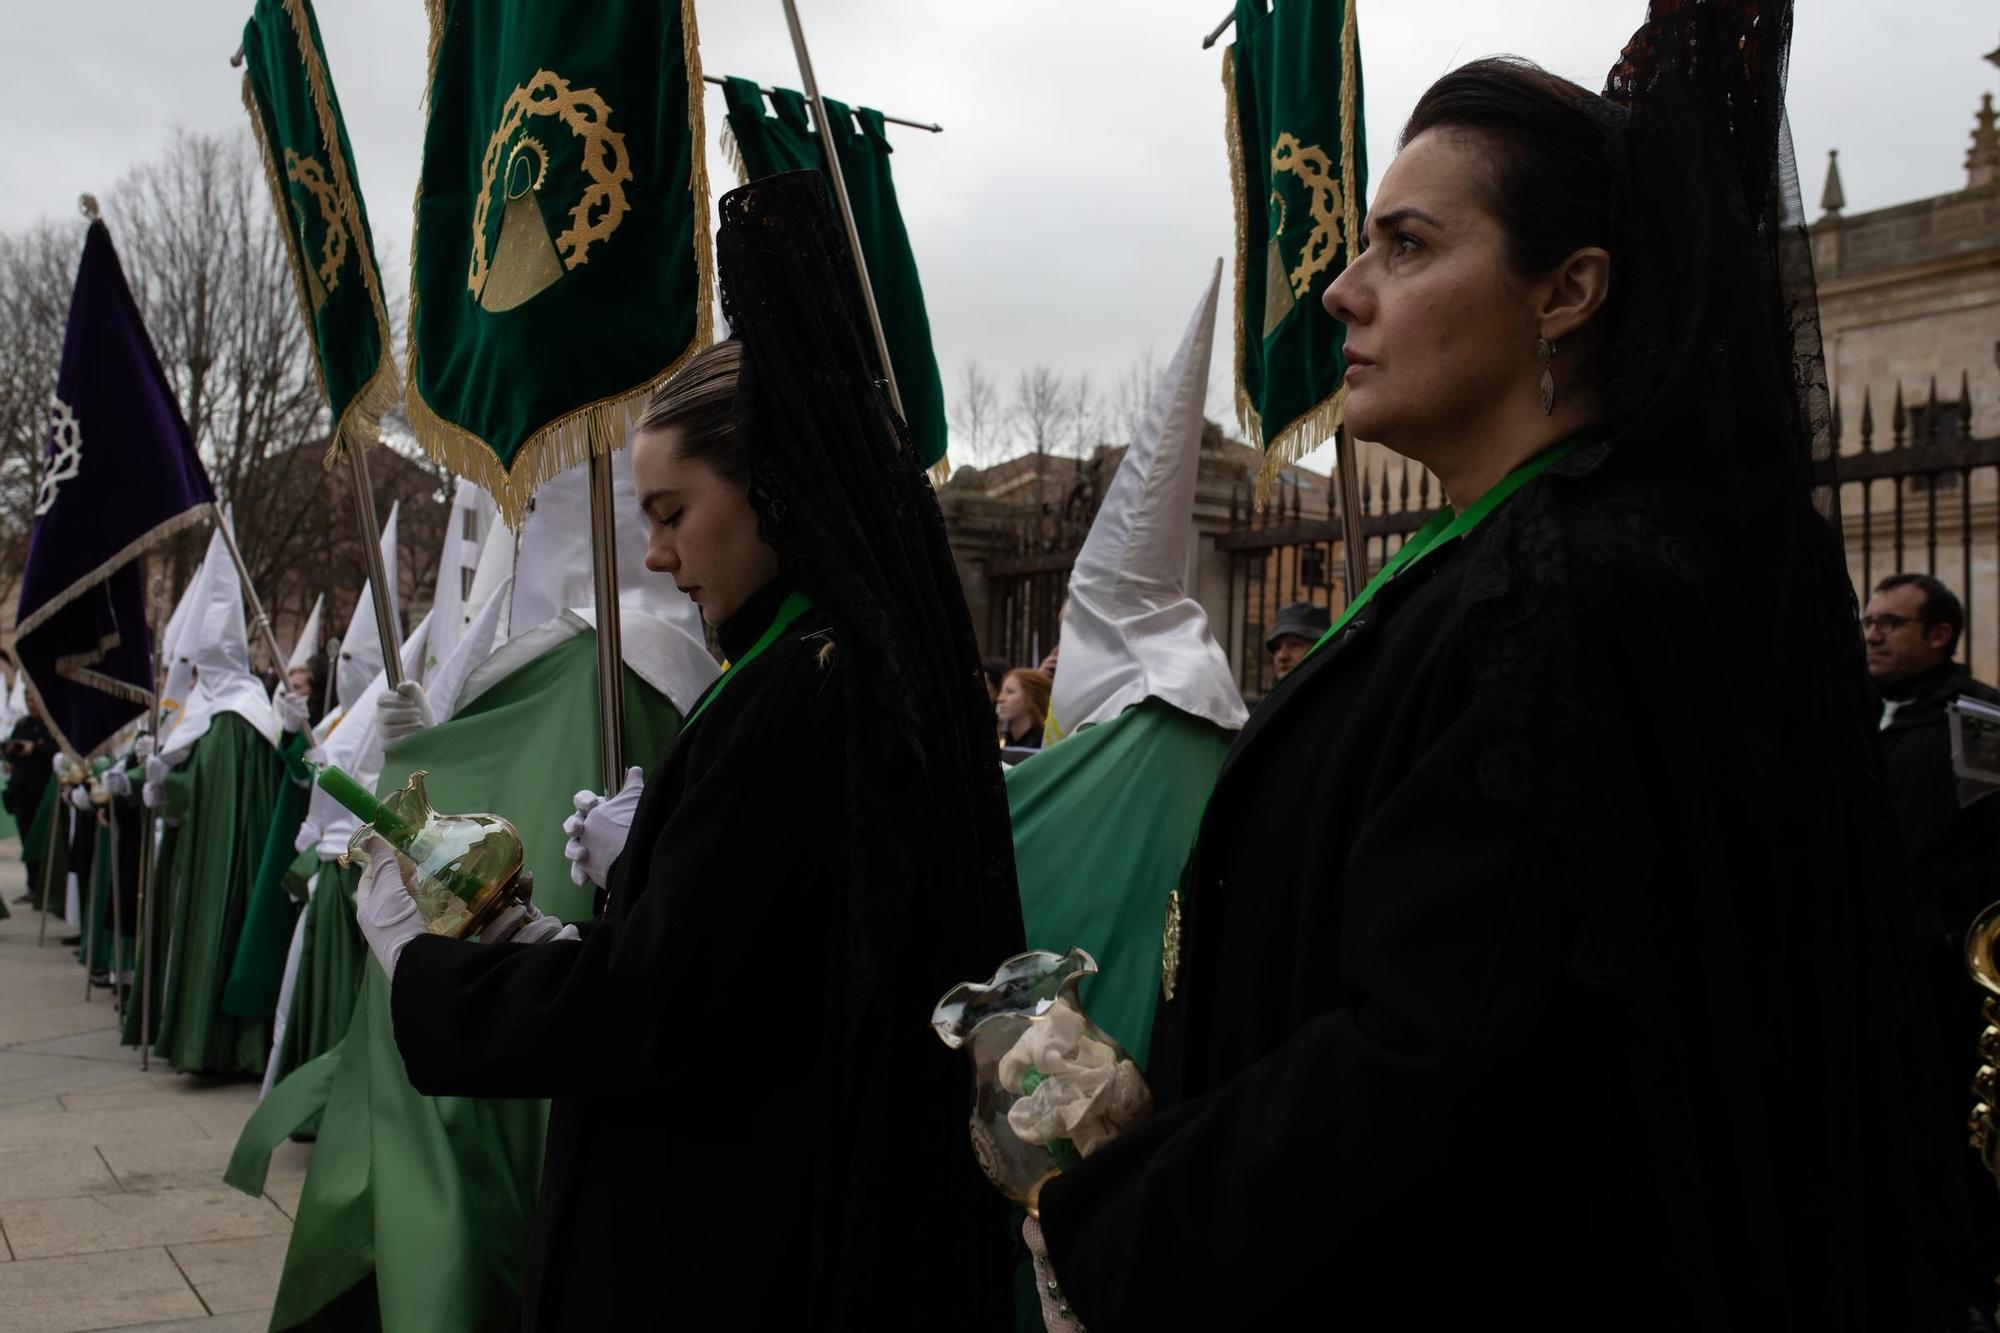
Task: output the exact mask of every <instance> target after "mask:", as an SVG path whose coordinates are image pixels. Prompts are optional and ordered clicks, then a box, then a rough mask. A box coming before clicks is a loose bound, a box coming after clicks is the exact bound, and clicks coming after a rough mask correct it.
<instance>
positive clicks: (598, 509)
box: [590, 453, 625, 794]
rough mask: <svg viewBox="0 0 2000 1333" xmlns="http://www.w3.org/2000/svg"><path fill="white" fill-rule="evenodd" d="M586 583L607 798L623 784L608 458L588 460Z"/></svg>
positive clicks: (621, 664)
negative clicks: (592, 601) (590, 594)
mask: <svg viewBox="0 0 2000 1333" xmlns="http://www.w3.org/2000/svg"><path fill="white" fill-rule="evenodd" d="M590 582H591V587H592V588H594V589H595V590H596V593H597V721H598V725H599V739H600V741H601V742H602V748H603V753H604V790H605V792H606V793H607V794H608V793H612V792H616V791H617V790H618V789H619V788H620V787H621V786H623V785H624V782H625V741H624V738H625V652H624V645H623V643H622V642H621V637H622V636H621V634H620V626H619V623H618V512H617V508H616V500H615V498H614V495H613V492H612V487H611V455H609V454H597V453H594V454H592V455H591V456H590Z"/></svg>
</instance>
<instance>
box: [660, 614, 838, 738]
mask: <svg viewBox="0 0 2000 1333" xmlns="http://www.w3.org/2000/svg"><path fill="white" fill-rule="evenodd" d="M810 610H812V601H811V599H810V598H808V597H807V596H806V595H805V594H804V593H802V592H795V593H792V594H790V595H789V596H787V597H786V598H785V600H784V601H783V602H781V603H779V604H778V614H777V615H775V616H773V617H772V618H771V624H770V628H768V629H766V630H765V631H764V632H763V633H762V634H760V635H758V636H757V642H755V643H753V644H751V645H750V651H749V652H747V653H745V654H743V656H741V657H739V658H737V659H736V660H735V661H734V662H731V663H730V664H729V665H728V666H726V667H724V668H723V671H722V674H721V675H720V676H717V677H716V678H715V684H713V685H711V686H709V689H708V693H707V694H704V695H702V696H701V702H700V703H698V704H696V705H695V706H694V711H693V712H692V713H689V714H688V720H687V721H686V722H685V723H684V724H683V725H682V726H681V731H682V733H683V734H685V733H686V732H687V730H688V728H689V727H692V726H693V725H694V724H695V719H696V718H698V717H700V716H701V715H702V714H703V713H706V712H707V711H708V706H709V705H710V704H712V703H714V702H715V699H716V696H717V695H719V694H721V693H722V691H723V687H725V686H726V685H728V684H729V682H730V680H731V679H732V678H733V677H734V676H735V675H736V673H737V672H739V671H741V670H742V669H743V668H744V667H746V666H749V665H750V663H752V662H754V661H755V660H756V659H757V657H758V655H759V654H760V653H762V652H763V651H764V650H765V649H766V648H769V647H770V646H771V645H772V644H774V643H776V642H777V641H778V636H779V635H780V634H783V633H784V632H785V631H786V630H788V629H790V628H791V627H792V622H793V621H795V620H797V619H798V618H799V617H800V616H802V615H804V614H805V613H806V612H808V611H810Z"/></svg>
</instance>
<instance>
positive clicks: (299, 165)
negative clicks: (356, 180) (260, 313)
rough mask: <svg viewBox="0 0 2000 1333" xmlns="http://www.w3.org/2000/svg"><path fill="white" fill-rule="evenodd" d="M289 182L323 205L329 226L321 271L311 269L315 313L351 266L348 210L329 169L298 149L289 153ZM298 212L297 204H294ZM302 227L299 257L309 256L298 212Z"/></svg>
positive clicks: (321, 213) (322, 217) (322, 248)
mask: <svg viewBox="0 0 2000 1333" xmlns="http://www.w3.org/2000/svg"><path fill="white" fill-rule="evenodd" d="M285 179H286V180H288V181H290V182H292V183H293V184H294V185H297V186H300V187H301V188H303V189H304V190H305V192H306V193H307V194H309V195H311V196H312V197H313V199H314V201H315V202H317V203H318V204H319V216H320V220H321V221H322V222H324V223H325V224H326V234H325V235H324V236H323V237H321V238H320V244H319V267H318V268H317V269H308V270H307V271H306V272H307V275H308V276H309V277H310V278H312V279H313V280H314V282H315V283H316V285H315V286H313V287H312V288H311V291H312V305H313V313H314V314H318V313H319V308H320V307H321V306H322V305H324V304H325V303H326V297H327V293H329V292H331V291H333V290H334V289H335V288H336V287H338V286H340V269H341V266H342V265H343V264H345V263H346V262H347V221H346V219H347V210H346V209H345V208H344V207H343V206H342V205H341V202H340V192H339V191H338V190H336V189H335V188H334V186H333V182H332V181H331V180H329V179H328V178H327V174H326V168H325V167H323V166H321V165H320V162H319V159H318V158H315V157H310V156H307V155H306V154H303V153H300V152H299V151H298V150H297V149H295V148H287V149H285ZM293 208H294V209H295V210H296V208H297V204H296V203H294V204H293ZM294 216H295V217H297V218H298V224H299V253H300V254H302V255H303V254H306V253H308V252H309V247H308V246H307V244H306V225H305V218H304V217H303V216H301V215H299V214H297V213H296V212H295V213H294Z"/></svg>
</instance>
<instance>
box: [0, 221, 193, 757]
mask: <svg viewBox="0 0 2000 1333" xmlns="http://www.w3.org/2000/svg"><path fill="white" fill-rule="evenodd" d="M49 416H50V428H49V443H48V449H47V452H46V453H45V454H44V456H43V460H42V475H41V484H40V486H39V487H38V488H37V490H36V494H35V519H34V530H33V532H32V533H31V534H30V536H29V538H28V564H27V569H26V571H25V572H24V573H23V575H22V577H21V602H20V606H19V609H18V610H17V611H16V613H15V629H14V657H15V659H16V660H17V661H19V662H20V664H21V668H22V670H23V671H24V672H25V673H26V675H27V678H28V689H29V692H30V694H31V696H32V697H33V698H34V700H35V702H36V703H37V705H38V706H39V708H40V711H41V712H42V714H43V716H44V718H45V719H46V720H47V721H48V724H49V727H50V729H51V730H52V731H54V732H55V734H56V739H57V741H58V742H59V743H60V744H61V745H62V746H63V748H64V749H66V750H69V751H71V752H72V753H74V754H78V755H83V756H88V755H90V754H93V753H94V752H96V750H97V749H98V748H99V747H100V746H102V745H103V744H104V743H105V742H106V741H108V740H110V739H111V737H112V735H113V734H114V733H116V732H117V731H118V730H119V728H121V727H123V726H124V725H125V724H126V723H127V722H129V721H131V720H132V719H133V718H134V717H137V716H138V715H139V714H140V713H142V712H144V711H145V709H146V707H147V704H148V703H149V702H150V700H151V699H152V696H153V688H154V685H153V678H152V674H153V673H152V643H151V636H150V634H149V633H148V631H147V627H146V598H145V588H144V586H143V584H142V581H141V577H140V571H139V567H138V566H137V565H136V564H134V563H133V561H134V560H136V559H137V557H139V556H140V555H142V554H144V553H145V551H146V549H147V548H148V547H150V546H152V545H154V544H155V543H157V542H159V541H162V540H164V539H165V538H167V537H169V536H171V535H172V534H173V533H175V532H177V531H179V530H180V529H181V528H183V527H185V526H187V525H188V524H190V523H194V522H198V521H200V520H202V519H204V518H206V517H207V516H208V515H209V514H210V513H211V512H212V509H211V506H213V504H214V502H215V491H214V488H213V487H211V486H210V485H209V481H208V474H207V472H206V471H204V470H203V468H202V466H201V459H200V458H199V457H198V456H197V455H196V453H195V448H194V437H193V435H192V434H191V433H190V432H189V430H188V427H187V422H186V421H185V420H184V419H183V418H182V416H181V411H180V406H179V405H178V404H177V403H176V402H175V401H174V395H173V390H172V389H171V388H170V387H169V386H168V384H167V377H166V375H165V374H164V373H163V372H162V371H161V369H160V360H159V357H158V356H157V355H155V354H154V351H153V343H152V340H151V339H149V338H148V337H147V336H146V326H145V325H144V323H142V322H141V321H140V319H139V308H138V306H137V305H136V304H134V303H133V300H132V291H131V289H130V288H129V287H127V286H126V285H125V273H124V270H123V269H121V268H120V267H119V265H118V254H117V252H116V251H115V250H113V249H112V248H111V234H110V233H109V232H108V231H106V230H105V228H104V224H103V223H102V222H97V221H93V222H92V223H91V224H90V231H89V233H88V234H87V235H86V236H85V238H84V242H83V262H82V263H81V264H79V265H78V266H77V271H76V292H75V294H74V295H73V296H71V298H70V305H69V325H68V328H67V329H66V331H65V332H64V335H63V354H62V370H61V372H60V373H59V374H58V375H57V377H56V392H55V399H54V401H53V402H52V403H51V404H50V408H49Z"/></svg>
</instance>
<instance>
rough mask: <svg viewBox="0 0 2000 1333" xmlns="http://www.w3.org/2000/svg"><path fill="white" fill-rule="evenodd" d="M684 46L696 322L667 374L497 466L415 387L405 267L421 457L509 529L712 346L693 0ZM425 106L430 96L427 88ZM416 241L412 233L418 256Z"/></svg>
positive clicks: (436, 6) (711, 270) (533, 441)
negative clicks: (485, 501) (546, 486)
mask: <svg viewBox="0 0 2000 1333" xmlns="http://www.w3.org/2000/svg"><path fill="white" fill-rule="evenodd" d="M447 3H448V0H425V3H424V9H425V11H426V12H427V13H428V14H429V16H430V22H431V69H432V73H433V75H435V73H436V66H437V55H438V47H439V43H440V42H441V41H442V40H443V32H444V20H445V7H446V5H447ZM681 45H682V49H683V61H684V63H685V65H686V69H687V86H688V138H689V141H690V144H691V145H692V150H691V151H690V152H689V154H688V160H689V166H688V190H689V193H690V194H691V195H692V196H693V204H694V218H695V223H694V258H695V275H696V277H695V288H696V290H695V323H694V336H693V338H691V339H690V340H689V342H688V345H687V346H686V347H684V348H682V349H681V351H680V352H679V353H677V354H676V355H675V356H674V358H673V360H672V361H671V362H669V363H668V364H667V366H666V368H665V369H663V370H660V371H658V372H656V373H654V374H652V375H649V376H648V377H647V378H646V379H644V380H642V381H641V382H640V383H638V384H636V385H634V386H633V387H631V388H629V389H626V390H623V391H621V392H619V393H615V394H612V395H610V396H609V397H605V398H600V399H598V400H597V401H596V402H594V403H587V404H585V405H584V406H582V407H579V408H575V409H573V410H571V411H569V412H566V413H564V414H563V415H562V416H559V417H557V418H556V419H555V420H553V421H551V422H549V423H548V424H546V425H544V426H542V427H541V428H539V429H538V430H536V431H535V432H534V433H533V434H531V435H529V436H528V438H527V439H526V440H525V441H523V442H522V444H521V447H520V449H519V450H518V451H517V452H516V453H515V455H514V465H513V467H512V468H504V467H502V466H501V465H500V459H499V456H498V455H496V454H495V453H494V452H493V447H492V446H491V445H490V444H488V443H487V442H486V441H485V440H482V439H480V438H479V437H478V436H477V435H474V434H473V433H472V432H471V431H469V430H467V429H465V428H464V427H463V426H460V425H458V424H457V423H456V422H452V421H447V420H445V419H444V418H443V417H441V416H439V415H438V414H437V413H436V412H433V411H432V410H431V408H430V405H429V404H428V403H426V402H425V401H424V399H423V395H422V393H421V392H420V391H419V389H418V388H417V385H418V382H419V381H418V378H417V339H416V327H417V304H418V298H417V277H416V266H415V264H414V263H413V264H412V265H411V268H410V331H411V336H410V339H409V347H410V352H409V355H410V368H409V374H408V376H407V377H406V380H405V385H404V393H405V399H404V401H405V403H406V404H407V406H408V409H409V414H410V429H411V430H412V431H414V432H415V434H416V437H417V443H418V444H419V445H421V446H422V447H423V450H424V452H425V453H427V454H429V455H430V456H431V457H432V458H435V459H436V460H437V461H438V462H440V463H442V464H444V465H445V467H447V468H449V469H450V470H451V471H452V472H454V473H456V474H457V475H459V476H462V477H469V478H471V479H472V481H473V482H474V483H475V484H476V485H478V486H480V487H481V488H483V489H484V490H485V491H486V492H487V494H489V495H491V496H492V497H493V500H494V503H495V504H496V505H498V506H499V509H500V517H501V520H502V521H503V522H505V523H506V524H507V526H508V527H510V528H513V529H515V530H517V531H518V530H519V528H520V526H521V520H522V519H523V518H524V517H526V515H527V512H528V501H529V500H530V499H531V498H533V496H534V494H535V491H536V490H537V489H538V488H539V487H540V486H541V485H542V484H543V483H544V482H547V481H550V480H552V479H553V478H554V477H555V476H556V475H557V474H559V473H562V472H565V471H568V470H569V469H570V468H573V467H575V466H577V465H578V464H579V463H582V462H584V461H586V460H587V459H589V458H590V456H591V455H592V454H611V453H615V452H617V451H618V450H619V449H621V448H623V447H624V444H625V439H626V436H627V434H628V433H629V432H630V430H631V428H632V426H633V424H634V423H635V422H636V421H637V420H638V417H639V415H640V413H641V412H642V411H643V410H644V408H645V403H646V399H647V397H648V396H650V395H651V394H652V392H653V391H654V390H655V389H657V388H659V387H660V386H661V385H662V384H665V383H666V382H667V381H668V380H670V379H672V378H673V377H674V376H675V375H677V374H679V373H680V369H681V367H682V366H684V365H686V364H687V362H688V360H689V358H691V357H693V356H694V354H695V353H696V352H699V351H701V350H702V349H703V348H704V347H707V346H708V344H709V343H710V342H711V341H712V340H713V339H714V336H715V316H714V311H713V310H712V308H711V307H712V306H713V304H714V293H715V253H714V246H713V242H712V241H711V239H710V237H709V231H708V162H707V157H706V153H705V151H704V149H703V145H704V144H705V143H706V142H707V139H708V134H707V129H706V122H705V120H704V118H703V115H702V81H701V35H700V33H699V31H698V30H697V29H696V27H695V19H694V0H681ZM424 96H425V101H426V105H427V106H428V102H429V97H430V91H429V87H428V85H426V88H425V93H424ZM423 194H424V185H423V177H422V175H421V173H419V175H418V178H417V195H416V199H415V201H414V203H415V204H417V205H420V204H421V203H422V202H423ZM416 249H417V246H416V235H415V232H414V230H413V231H412V234H411V252H412V255H414V254H415V252H416Z"/></svg>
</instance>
